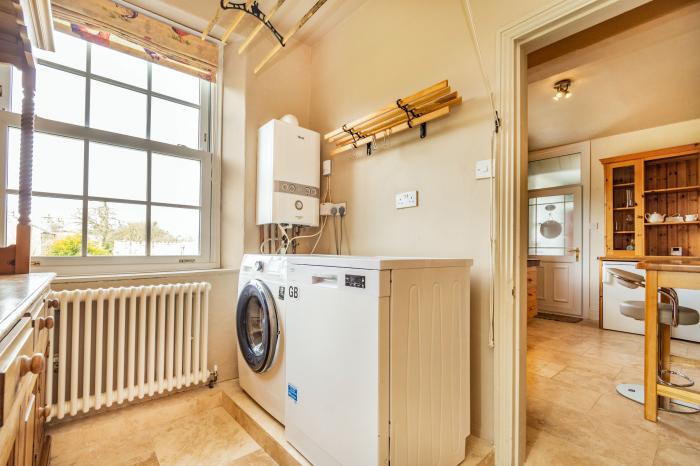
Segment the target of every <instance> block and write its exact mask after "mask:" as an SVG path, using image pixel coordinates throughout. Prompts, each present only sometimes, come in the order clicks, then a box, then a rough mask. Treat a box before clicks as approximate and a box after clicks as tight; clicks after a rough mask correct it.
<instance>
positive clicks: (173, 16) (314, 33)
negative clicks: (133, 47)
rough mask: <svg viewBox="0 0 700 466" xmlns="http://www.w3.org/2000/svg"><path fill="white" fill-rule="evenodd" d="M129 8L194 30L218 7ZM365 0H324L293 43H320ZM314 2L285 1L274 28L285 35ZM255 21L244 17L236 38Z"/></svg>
mask: <svg viewBox="0 0 700 466" xmlns="http://www.w3.org/2000/svg"><path fill="white" fill-rule="evenodd" d="M127 1H128V2H129V3H132V4H133V5H136V6H139V7H141V8H144V9H146V10H148V11H152V12H154V13H156V14H158V15H161V16H163V17H165V18H168V19H170V20H173V21H176V22H178V23H181V24H183V25H185V26H189V27H191V28H193V29H196V30H198V31H201V30H203V29H204V28H205V27H206V25H207V23H208V22H209V20H211V19H212V18H213V17H214V15H215V14H216V10H217V9H218V8H219V0H197V1H193V0H127ZM243 1H244V0H235V3H242V2H243ZM366 1H367V0H327V1H326V3H325V4H324V5H323V6H322V7H321V9H320V10H318V13H316V14H315V15H314V16H313V17H312V18H311V19H310V20H309V21H308V22H307V23H306V24H305V25H304V27H303V28H302V29H301V30H300V31H299V32H298V33H297V34H296V35H295V36H294V40H298V41H302V42H304V43H306V44H309V45H311V44H313V43H315V42H316V41H318V40H320V38H321V37H323V35H325V34H326V33H327V32H328V31H330V30H331V29H332V28H333V27H335V26H336V25H337V24H338V23H340V22H341V21H343V20H344V19H345V18H346V17H347V16H349V15H350V14H351V13H352V12H353V11H354V10H355V9H357V8H358V7H359V6H360V5H362V4H363V3H365V2H366ZM276 3H277V0H260V2H259V4H260V9H261V10H262V11H263V13H264V12H267V11H270V9H271V8H272V7H273V6H274V5H275V4H276ZM314 3H316V0H286V1H285V3H284V4H283V5H282V6H281V7H280V9H279V10H278V11H277V12H276V13H275V16H274V17H273V19H272V23H273V24H274V26H275V28H276V29H277V30H278V31H279V32H280V33H281V34H282V35H285V34H286V33H287V31H288V30H289V29H290V28H292V27H293V26H294V25H295V24H297V23H298V21H299V20H300V19H301V17H302V16H304V14H305V13H306V12H307V11H308V10H309V8H311V7H312V6H313V5H314ZM237 13H238V12H237V11H232V10H228V11H226V12H225V13H224V14H223V15H222V17H221V19H220V21H219V26H218V27H217V28H215V29H214V31H213V35H214V36H215V37H220V36H221V34H222V33H223V32H224V31H225V29H226V28H227V27H228V25H229V24H231V20H232V17H233V16H234V15H235V14H237ZM257 24H259V22H258V21H257V20H256V19H255V18H253V17H251V16H247V17H246V18H245V19H244V20H243V21H242V22H241V24H240V26H239V28H238V29H237V33H239V38H240V37H241V36H243V37H244V36H246V35H247V33H248V32H249V31H250V30H251V29H252V28H253V27H255V26H256V25H257Z"/></svg>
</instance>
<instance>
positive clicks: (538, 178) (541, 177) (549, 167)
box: [527, 153, 581, 189]
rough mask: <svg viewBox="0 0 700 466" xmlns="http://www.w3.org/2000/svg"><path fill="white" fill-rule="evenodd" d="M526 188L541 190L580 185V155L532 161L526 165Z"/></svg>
mask: <svg viewBox="0 0 700 466" xmlns="http://www.w3.org/2000/svg"><path fill="white" fill-rule="evenodd" d="M527 170H528V174H527V188H528V189H543V188H554V187H557V186H567V185H570V184H580V183H581V154H580V153H575V154H569V155H561V156H558V157H550V158H546V159H540V160H533V161H531V162H529V163H528V164H527Z"/></svg>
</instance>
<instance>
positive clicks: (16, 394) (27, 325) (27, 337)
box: [0, 280, 53, 466]
mask: <svg viewBox="0 0 700 466" xmlns="http://www.w3.org/2000/svg"><path fill="white" fill-rule="evenodd" d="M49 283H50V280H48V281H46V282H45V283H44V284H43V285H42V286H41V288H39V289H36V290H34V292H33V293H31V294H30V295H29V296H28V297H27V299H26V300H24V301H21V300H20V304H19V306H18V307H17V312H18V313H19V317H18V318H15V320H11V321H10V322H9V323H8V322H6V321H7V319H11V317H8V316H7V315H5V320H4V321H2V322H0V324H7V328H8V330H7V331H6V332H5V333H4V334H3V336H2V338H1V339H0V394H1V395H0V421H1V425H0V464H6V465H13V466H35V465H40V464H47V463H48V456H49V455H48V446H49V445H50V439H48V438H47V436H46V435H45V415H46V414H48V409H49V408H48V407H47V406H45V402H46V401H45V400H46V396H45V391H46V361H47V359H48V329H49V328H51V327H52V326H53V319H52V318H49V317H47V312H46V311H47V305H48V304H47V303H46V302H45V299H46V294H47V293H48V285H49ZM2 284H3V283H1V282H0V291H3V290H2V286H1V285H2ZM29 286H31V284H29V285H28V287H27V288H29ZM20 288H21V287H20ZM3 310H4V309H3ZM0 315H2V313H0ZM10 316H11V314H10Z"/></svg>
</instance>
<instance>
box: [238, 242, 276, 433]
mask: <svg viewBox="0 0 700 466" xmlns="http://www.w3.org/2000/svg"><path fill="white" fill-rule="evenodd" d="M286 262H287V259H286V258H285V257H284V256H275V255H258V254H250V255H246V256H244V257H243V261H242V262H241V271H240V275H239V277H240V278H239V280H238V303H237V306H236V333H237V337H238V375H239V381H240V384H241V388H243V390H245V392H246V393H248V395H250V396H251V398H253V399H254V400H255V401H256V402H257V403H258V404H259V405H260V406H261V407H262V408H263V409H265V410H266V411H267V412H268V413H270V414H271V415H272V416H273V417H274V418H275V419H277V420H278V421H279V422H281V423H282V424H284V422H285V416H284V412H285V397H286V394H287V386H286V378H285V355H284V353H285V337H286V336H285V314H284V304H285V287H286V276H287V264H286Z"/></svg>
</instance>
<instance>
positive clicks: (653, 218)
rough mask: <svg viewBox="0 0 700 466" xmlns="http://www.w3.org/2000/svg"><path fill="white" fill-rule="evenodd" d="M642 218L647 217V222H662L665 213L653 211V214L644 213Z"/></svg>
mask: <svg viewBox="0 0 700 466" xmlns="http://www.w3.org/2000/svg"><path fill="white" fill-rule="evenodd" d="M644 218H645V219H647V222H649V223H663V221H664V219H665V218H666V215H665V214H660V213H658V212H654V213H653V214H649V213H646V214H644Z"/></svg>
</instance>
